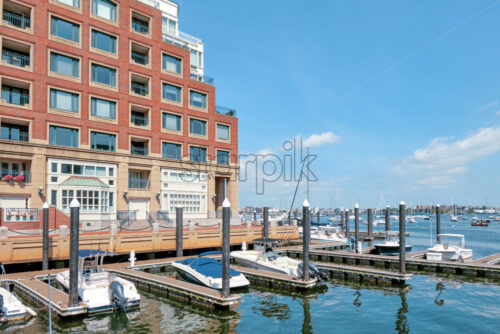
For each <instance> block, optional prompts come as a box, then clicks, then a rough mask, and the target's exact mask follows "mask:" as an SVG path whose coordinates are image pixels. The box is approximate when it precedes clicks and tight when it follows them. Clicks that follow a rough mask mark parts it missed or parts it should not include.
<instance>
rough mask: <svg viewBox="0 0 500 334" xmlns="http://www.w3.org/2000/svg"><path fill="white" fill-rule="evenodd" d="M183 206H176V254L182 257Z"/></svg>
mask: <svg viewBox="0 0 500 334" xmlns="http://www.w3.org/2000/svg"><path fill="white" fill-rule="evenodd" d="M182 221H183V208H182V207H181V206H177V207H176V208H175V256H177V257H181V256H183V253H184V252H183V245H182V241H183V235H182V232H183V230H182V229H183V226H182Z"/></svg>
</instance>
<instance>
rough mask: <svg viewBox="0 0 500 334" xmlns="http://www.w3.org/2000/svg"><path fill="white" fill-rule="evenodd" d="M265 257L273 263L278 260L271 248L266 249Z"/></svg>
mask: <svg viewBox="0 0 500 334" xmlns="http://www.w3.org/2000/svg"><path fill="white" fill-rule="evenodd" d="M266 257H267V258H268V259H269V260H270V261H274V260H276V259H277V258H278V254H276V252H275V251H274V250H273V249H272V248H271V247H266Z"/></svg>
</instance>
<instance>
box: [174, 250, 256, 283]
mask: <svg viewBox="0 0 500 334" xmlns="http://www.w3.org/2000/svg"><path fill="white" fill-rule="evenodd" d="M215 254H222V253H221V252H219V251H215V252H205V253H201V254H200V255H198V256H197V257H192V258H188V259H185V260H182V261H174V262H172V264H171V265H172V267H174V268H175V269H176V270H177V272H178V273H179V274H180V275H181V276H182V277H183V278H184V279H186V280H188V281H191V282H193V283H196V284H199V285H204V286H206V287H208V288H212V289H216V290H221V289H222V263H220V262H219V261H217V260H216V259H214V258H210V257H205V256H208V255H215ZM229 276H230V277H229V288H230V289H235V288H244V287H247V286H249V285H250V282H249V281H248V279H247V278H246V277H245V275H243V274H242V273H240V272H239V271H237V270H234V269H229Z"/></svg>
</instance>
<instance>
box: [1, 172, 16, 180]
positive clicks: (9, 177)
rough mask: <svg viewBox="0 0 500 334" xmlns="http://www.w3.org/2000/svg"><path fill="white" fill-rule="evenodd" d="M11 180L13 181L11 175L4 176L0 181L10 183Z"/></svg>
mask: <svg viewBox="0 0 500 334" xmlns="http://www.w3.org/2000/svg"><path fill="white" fill-rule="evenodd" d="M13 179H14V177H13V176H12V175H10V174H8V175H5V176H4V177H3V178H2V181H4V182H11V181H12V180H13Z"/></svg>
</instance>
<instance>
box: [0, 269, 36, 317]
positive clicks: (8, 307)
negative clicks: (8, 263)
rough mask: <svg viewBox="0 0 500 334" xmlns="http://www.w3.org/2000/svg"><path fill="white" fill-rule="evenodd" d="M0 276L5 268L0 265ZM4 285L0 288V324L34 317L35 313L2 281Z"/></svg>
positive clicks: (3, 273)
mask: <svg viewBox="0 0 500 334" xmlns="http://www.w3.org/2000/svg"><path fill="white" fill-rule="evenodd" d="M0 270H1V272H0V273H1V274H2V275H5V268H4V266H3V264H2V263H0ZM2 283H5V285H4V286H3V287H2V286H0V324H4V323H13V322H21V321H26V320H29V319H30V318H31V317H36V313H35V312H34V311H33V310H32V309H31V308H30V307H27V306H24V305H23V303H21V301H20V300H19V298H17V296H15V295H14V293H13V292H11V291H10V289H9V284H8V281H3V282H2Z"/></svg>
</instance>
